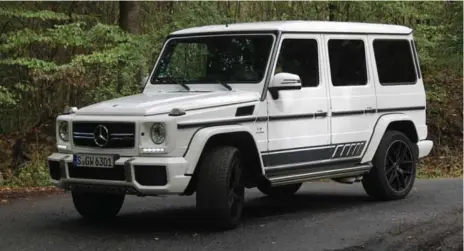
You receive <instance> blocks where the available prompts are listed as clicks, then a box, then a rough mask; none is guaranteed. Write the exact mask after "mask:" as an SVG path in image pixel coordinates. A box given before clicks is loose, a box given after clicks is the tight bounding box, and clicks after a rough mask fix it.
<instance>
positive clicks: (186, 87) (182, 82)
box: [165, 75, 190, 91]
mask: <svg viewBox="0 0 464 251" xmlns="http://www.w3.org/2000/svg"><path fill="white" fill-rule="evenodd" d="M165 78H166V79H167V80H169V82H171V83H174V84H178V85H180V86H182V87H184V88H185V89H186V90H187V91H190V87H188V85H187V84H186V83H185V82H184V81H180V82H179V81H176V80H175V79H174V78H172V77H171V75H166V76H165Z"/></svg>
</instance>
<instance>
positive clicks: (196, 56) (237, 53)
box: [151, 35, 273, 84]
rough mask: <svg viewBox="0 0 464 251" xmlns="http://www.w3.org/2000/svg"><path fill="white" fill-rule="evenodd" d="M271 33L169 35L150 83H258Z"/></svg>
mask: <svg viewBox="0 0 464 251" xmlns="http://www.w3.org/2000/svg"><path fill="white" fill-rule="evenodd" d="M272 42H273V36H272V35H234V36H211V37H195V38H178V39H172V40H170V41H169V42H168V44H167V45H166V49H165V50H164V53H163V55H162V56H161V58H160V61H159V65H158V66H157V68H156V71H155V73H154V74H153V77H152V81H151V82H152V83H153V84H176V83H183V84H196V83H197V84H200V83H201V84H217V83H258V82H260V81H261V80H262V79H263V77H264V74H265V70H266V65H267V62H268V58H269V55H270V52H271V47H272Z"/></svg>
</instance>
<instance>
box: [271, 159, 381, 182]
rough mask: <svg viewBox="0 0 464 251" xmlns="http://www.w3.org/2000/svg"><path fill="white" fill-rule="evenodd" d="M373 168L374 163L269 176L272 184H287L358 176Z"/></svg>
mask: <svg viewBox="0 0 464 251" xmlns="http://www.w3.org/2000/svg"><path fill="white" fill-rule="evenodd" d="M371 168H372V164H364V165H359V166H353V167H348V168H341V169H332V170H324V171H318V172H311V173H298V174H289V175H283V176H274V177H269V178H268V179H269V182H270V183H271V185H272V186H277V185H286V184H292V183H299V182H305V181H309V180H317V179H325V178H340V177H349V176H358V175H362V174H364V173H366V172H368V171H369V170H370V169H371Z"/></svg>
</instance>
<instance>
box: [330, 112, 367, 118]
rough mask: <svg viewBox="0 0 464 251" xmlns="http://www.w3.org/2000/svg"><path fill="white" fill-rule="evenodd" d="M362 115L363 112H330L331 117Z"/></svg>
mask: <svg viewBox="0 0 464 251" xmlns="http://www.w3.org/2000/svg"><path fill="white" fill-rule="evenodd" d="M363 114H364V110H362V111H343V112H332V117H338V116H350V115H363Z"/></svg>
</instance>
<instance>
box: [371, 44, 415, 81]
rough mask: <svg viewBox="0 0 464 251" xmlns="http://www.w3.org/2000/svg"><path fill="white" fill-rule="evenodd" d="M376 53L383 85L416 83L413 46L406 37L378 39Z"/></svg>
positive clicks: (378, 70)
mask: <svg viewBox="0 0 464 251" xmlns="http://www.w3.org/2000/svg"><path fill="white" fill-rule="evenodd" d="M374 54H375V61H376V64H377V72H378V75H379V81H380V84H382V85H407V84H415V83H416V71H415V68H414V67H415V66H414V59H413V56H412V52H411V46H410V44H409V41H408V40H405V39H401V40H400V39H376V40H374Z"/></svg>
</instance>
